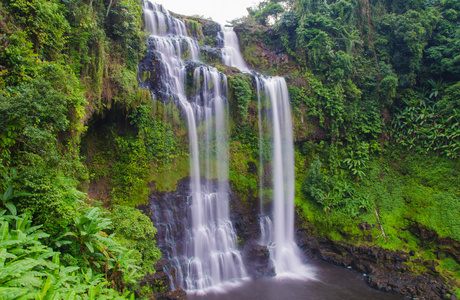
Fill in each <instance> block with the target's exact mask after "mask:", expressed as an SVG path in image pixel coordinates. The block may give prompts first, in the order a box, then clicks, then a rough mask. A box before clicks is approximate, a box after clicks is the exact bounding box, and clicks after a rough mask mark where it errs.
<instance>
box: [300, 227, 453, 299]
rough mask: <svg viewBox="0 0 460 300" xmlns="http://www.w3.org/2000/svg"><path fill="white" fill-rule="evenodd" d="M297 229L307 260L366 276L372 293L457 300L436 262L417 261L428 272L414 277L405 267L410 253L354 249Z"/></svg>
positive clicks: (362, 247) (312, 231)
mask: <svg viewBox="0 0 460 300" xmlns="http://www.w3.org/2000/svg"><path fill="white" fill-rule="evenodd" d="M297 228H298V229H297V238H298V241H297V243H298V244H299V246H300V247H301V248H302V250H303V251H304V252H305V253H306V255H307V256H308V257H310V258H317V259H321V260H324V261H326V262H329V263H333V264H335V265H339V266H343V267H351V268H353V269H355V270H357V271H358V272H361V273H363V274H365V275H366V278H367V282H368V284H369V286H371V287H373V288H375V289H378V290H381V291H385V292H396V293H398V294H401V295H402V296H404V299H420V300H421V299H457V298H456V297H455V295H453V293H452V291H451V290H450V287H449V285H448V282H446V280H445V279H443V278H441V277H439V276H436V274H437V271H436V268H435V267H436V262H435V261H432V260H426V261H422V260H419V261H416V263H418V264H422V265H423V266H424V267H425V268H426V270H427V271H425V272H424V273H423V274H414V273H413V272H411V268H410V266H409V264H408V263H409V262H410V257H411V256H413V255H414V253H413V252H409V253H406V252H403V251H391V250H387V249H383V248H381V247H379V246H375V245H359V246H357V245H353V244H352V243H347V242H343V241H334V240H331V239H329V238H325V237H316V236H315V234H314V230H313V228H305V227H303V228H302V227H300V226H298V227H297ZM363 230H365V226H364V228H363ZM412 262H414V260H412Z"/></svg>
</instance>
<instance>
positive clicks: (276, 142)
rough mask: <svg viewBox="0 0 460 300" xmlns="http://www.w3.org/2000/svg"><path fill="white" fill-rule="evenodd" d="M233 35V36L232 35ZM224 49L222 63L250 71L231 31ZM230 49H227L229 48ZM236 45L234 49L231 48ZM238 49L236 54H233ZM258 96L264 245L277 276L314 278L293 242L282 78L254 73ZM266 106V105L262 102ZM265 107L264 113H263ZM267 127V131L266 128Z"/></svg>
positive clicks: (288, 122) (290, 156)
mask: <svg viewBox="0 0 460 300" xmlns="http://www.w3.org/2000/svg"><path fill="white" fill-rule="evenodd" d="M230 33H232V34H230ZM224 38H225V42H224V45H225V48H227V47H228V49H232V50H231V51H230V50H223V53H226V54H227V55H228V56H230V57H226V55H223V62H224V63H227V64H229V65H232V66H236V67H238V68H240V69H241V70H245V69H244V68H246V70H248V69H247V66H246V63H245V62H244V60H243V58H242V57H241V54H240V51H239V48H237V47H238V40H237V37H236V34H235V33H234V32H233V29H232V28H229V29H226V30H225V31H224ZM227 45H228V46H227ZM230 45H235V46H230ZM235 49H237V51H234V50H235ZM254 77H255V80H256V85H257V95H258V107H259V108H258V113H259V180H260V187H259V194H260V221H259V222H260V229H261V237H260V239H259V241H260V243H261V244H264V245H267V246H269V249H270V253H271V258H272V260H273V263H274V266H275V271H276V273H277V275H278V276H285V275H290V276H295V277H299V276H301V277H308V278H311V277H312V276H311V271H310V270H309V269H308V268H307V267H305V265H304V264H303V262H302V254H301V251H300V249H299V248H298V246H297V244H296V243H295V241H294V184H295V178H294V141H293V137H292V119H291V109H290V102H289V93H288V90H287V86H286V82H285V80H284V79H283V78H281V77H267V76H262V75H260V74H257V73H254ZM262 98H264V100H265V102H264V103H263V102H262V101H263V99H262ZM262 107H264V109H262ZM264 127H266V128H264ZM266 132H267V133H268V134H270V136H271V143H270V144H271V145H270V159H271V165H272V170H271V174H272V180H271V182H270V186H269V189H270V190H272V191H273V192H272V199H273V201H272V213H271V218H270V216H269V215H268V214H267V212H265V211H264V205H263V202H264V201H263V199H264V194H265V192H264V183H263V181H264V180H263V177H264V176H263V174H264V165H265V164H264V158H263V153H264V150H266V149H264V147H265V145H264V139H265V135H266Z"/></svg>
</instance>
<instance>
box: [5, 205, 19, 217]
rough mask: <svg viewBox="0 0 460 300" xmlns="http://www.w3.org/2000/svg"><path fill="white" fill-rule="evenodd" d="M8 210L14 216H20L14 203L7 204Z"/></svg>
mask: <svg viewBox="0 0 460 300" xmlns="http://www.w3.org/2000/svg"><path fill="white" fill-rule="evenodd" d="M5 206H6V208H8V209H9V210H10V212H11V214H12V215H13V216H16V215H17V214H18V212H17V210H16V206H15V205H14V204H13V203H12V202H7V203H5Z"/></svg>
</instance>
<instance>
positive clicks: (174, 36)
mask: <svg viewBox="0 0 460 300" xmlns="http://www.w3.org/2000/svg"><path fill="white" fill-rule="evenodd" d="M144 15H145V23H146V27H147V29H148V30H149V32H150V33H151V35H152V36H151V37H150V38H151V40H152V43H153V48H154V50H155V51H156V53H157V55H159V57H160V60H161V72H162V74H163V75H165V76H163V77H162V79H163V80H164V81H166V82H165V83H164V86H165V87H166V91H164V92H165V94H166V95H167V97H170V98H172V99H174V100H175V101H176V103H178V105H180V106H181V107H182V109H183V111H184V112H185V115H186V118H187V124H188V136H189V148H190V190H191V193H190V197H189V199H188V205H189V216H188V220H187V222H188V223H189V224H187V225H189V226H190V228H189V229H188V230H187V231H186V234H185V237H184V239H185V241H182V243H183V244H184V245H185V246H183V247H181V249H180V251H176V248H177V245H176V241H175V240H174V238H173V235H174V232H172V230H167V232H166V233H165V234H166V237H165V240H166V241H167V243H168V244H169V247H170V249H171V253H170V256H171V257H170V259H171V261H172V264H173V268H174V269H175V271H174V276H171V277H174V278H172V279H173V282H174V283H175V284H176V285H179V286H181V287H183V288H184V289H185V290H187V291H203V290H206V289H208V288H211V287H216V286H219V285H221V284H224V283H226V282H229V281H232V280H234V279H240V278H243V277H245V276H246V271H245V268H244V265H243V261H242V258H241V255H240V252H239V251H238V249H237V247H236V234H235V231H234V229H233V225H232V223H231V221H230V217H229V209H228V206H229V203H228V202H229V201H228V194H229V187H228V135H229V109H228V101H227V79H226V77H225V75H223V74H222V73H220V72H218V71H217V69H215V68H213V67H209V66H199V67H196V68H195V69H194V74H193V81H194V90H195V91H196V94H194V95H193V96H189V98H187V95H186V93H185V82H186V77H187V70H186V63H185V61H184V60H183V59H184V56H186V57H187V58H189V59H191V60H199V53H200V50H199V47H198V44H197V42H196V40H194V39H192V38H190V37H189V36H187V31H186V29H185V28H186V27H185V23H184V21H182V20H179V19H176V18H174V17H172V16H171V15H170V14H169V12H168V11H167V10H165V9H164V8H163V7H162V6H161V5H157V4H154V3H152V2H149V1H147V2H145V3H144ZM202 176H205V178H206V180H202ZM170 210H174V208H170ZM171 214H172V213H171ZM171 222H172V220H171ZM170 227H171V226H165V228H170ZM171 229H172V227H171ZM168 235H169V236H168Z"/></svg>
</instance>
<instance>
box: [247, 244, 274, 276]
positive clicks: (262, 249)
mask: <svg viewBox="0 0 460 300" xmlns="http://www.w3.org/2000/svg"><path fill="white" fill-rule="evenodd" d="M243 257H244V260H245V261H246V269H247V272H248V274H249V275H250V276H251V277H253V278H260V277H273V276H275V275H276V272H275V266H274V265H273V261H272V260H271V258H270V251H269V250H268V248H267V246H263V245H260V244H259V243H257V242H256V241H254V240H252V241H250V242H249V243H248V244H247V245H246V247H245V249H244V251H243Z"/></svg>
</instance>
